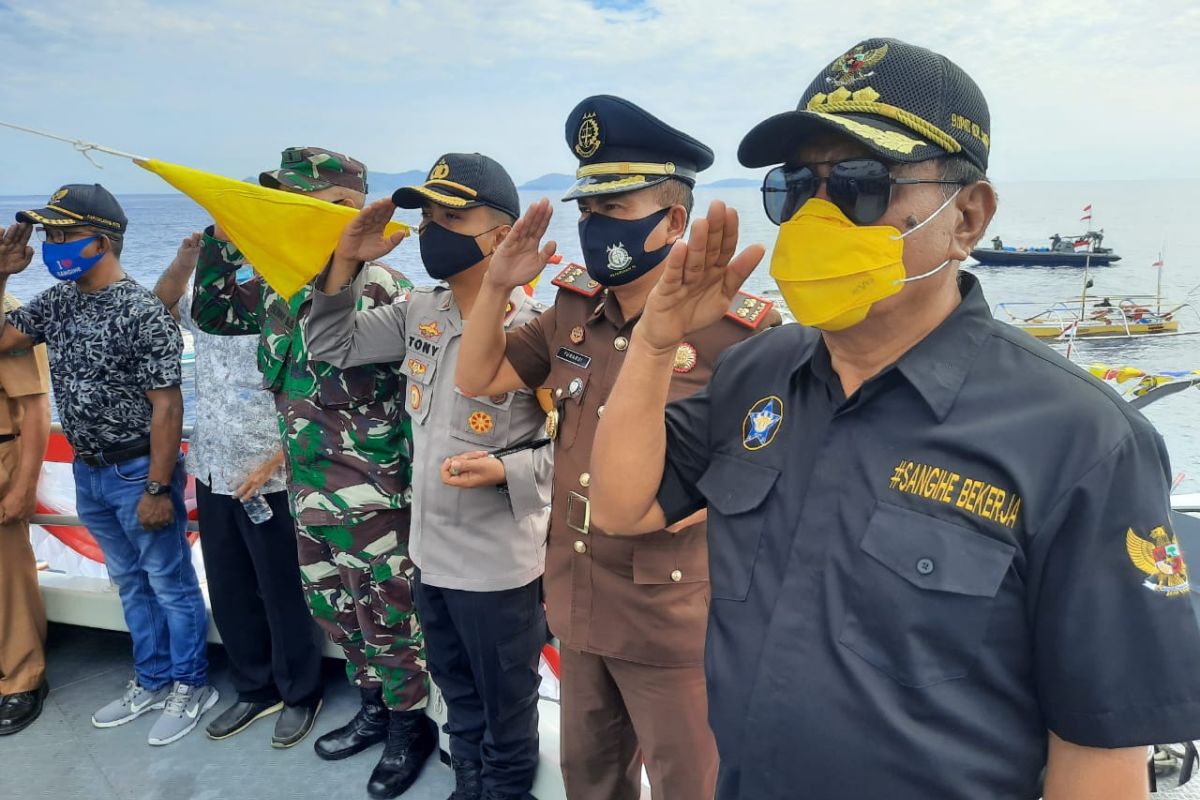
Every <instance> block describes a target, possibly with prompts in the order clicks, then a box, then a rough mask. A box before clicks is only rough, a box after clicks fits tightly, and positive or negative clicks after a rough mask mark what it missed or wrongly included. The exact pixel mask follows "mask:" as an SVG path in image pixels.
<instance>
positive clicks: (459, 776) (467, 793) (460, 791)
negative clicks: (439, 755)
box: [446, 758, 483, 800]
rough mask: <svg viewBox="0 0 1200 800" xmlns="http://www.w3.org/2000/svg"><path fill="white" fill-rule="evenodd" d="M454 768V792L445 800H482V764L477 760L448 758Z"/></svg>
mask: <svg viewBox="0 0 1200 800" xmlns="http://www.w3.org/2000/svg"><path fill="white" fill-rule="evenodd" d="M450 768H451V769H453V770H454V794H452V795H450V796H449V797H447V798H446V800H483V774H482V773H483V765H482V764H480V763H479V762H478V761H459V760H458V759H457V758H452V759H450Z"/></svg>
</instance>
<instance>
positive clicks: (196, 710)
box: [149, 682, 220, 745]
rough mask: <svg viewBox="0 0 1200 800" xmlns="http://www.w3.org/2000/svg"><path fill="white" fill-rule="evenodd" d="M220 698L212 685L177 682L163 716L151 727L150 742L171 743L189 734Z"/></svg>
mask: <svg viewBox="0 0 1200 800" xmlns="http://www.w3.org/2000/svg"><path fill="white" fill-rule="evenodd" d="M219 699H220V695H219V694H217V690H216V689H214V688H213V687H211V686H191V685H189V684H186V683H182V682H177V683H176V684H175V688H174V689H172V690H171V694H170V695H168V697H167V704H166V707H165V708H164V709H163V713H162V716H161V717H159V718H158V722H155V723H154V727H153V728H151V729H150V740H149V741H150V744H153V745H161V744H170V743H171V742H176V741H179V740H180V739H182V738H183V737H184V736H187V735H188V734H189V733H191V732H192V728H195V727H196V724H197V723H198V722H200V717H202V716H204V712H205V711H208V710H209V709H210V708H212V707H213V706H215V705H216V704H217V700H219Z"/></svg>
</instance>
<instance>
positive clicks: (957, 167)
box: [938, 155, 988, 197]
mask: <svg viewBox="0 0 1200 800" xmlns="http://www.w3.org/2000/svg"><path fill="white" fill-rule="evenodd" d="M938 162H939V163H938V166H939V167H940V170H939V171H940V176H939V177H941V179H942V180H944V181H954V183H953V184H949V183H948V184H945V185H944V186H942V191H943V192H944V193H945V195H946V197H949V196H950V195H952V194H954V193H955V192H956V191H957V190H958V189H959V188H961V187H963V186H970V185H971V184H972V183H979V181H986V180H987V179H988V177H987V173H986V172H984V171H983V170H982V169H980V168H979V167H977V166H976V165H975V163H974V162H973V161H971V160H970V159H968V158H967V157H966V156H962V155H952V156H945V157H944V158H940V159H938Z"/></svg>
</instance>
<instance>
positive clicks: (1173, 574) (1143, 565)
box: [1125, 525, 1192, 597]
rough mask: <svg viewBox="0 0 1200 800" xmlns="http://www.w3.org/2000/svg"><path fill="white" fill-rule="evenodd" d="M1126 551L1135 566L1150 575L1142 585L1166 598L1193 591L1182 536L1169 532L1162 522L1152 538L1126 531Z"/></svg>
mask: <svg viewBox="0 0 1200 800" xmlns="http://www.w3.org/2000/svg"><path fill="white" fill-rule="evenodd" d="M1125 550H1126V552H1128V553H1129V560H1130V561H1132V562H1133V565H1134V566H1135V567H1137V568H1138V569H1140V570H1141V571H1142V572H1144V573H1145V574H1146V575H1148V576H1149V577H1148V578H1146V580H1145V581H1144V582H1143V583H1142V586H1145V587H1146V588H1147V589H1149V590H1150V591H1152V592H1157V593H1158V594H1162V595H1166V596H1167V597H1177V596H1179V595H1184V594H1188V593H1189V592H1191V590H1192V587H1191V584H1190V583H1189V582H1188V572H1187V564H1186V563H1184V560H1183V550H1182V549H1181V548H1180V547H1179V539H1177V538H1176V537H1174V536H1172V535H1170V534H1169V533H1167V529H1166V528H1165V527H1163V526H1161V525H1160V526H1159V527H1157V528H1154V529H1153V530H1151V531H1150V538H1149V539H1143V538H1142V537H1140V536H1138V535H1137V534H1136V533H1134V532H1133V528H1129V529H1128V530H1127V531H1126V532H1125Z"/></svg>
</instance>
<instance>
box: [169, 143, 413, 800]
mask: <svg viewBox="0 0 1200 800" xmlns="http://www.w3.org/2000/svg"><path fill="white" fill-rule="evenodd" d="M259 182H260V183H261V184H262V185H264V186H269V187H273V188H276V189H279V190H281V191H287V192H299V193H302V194H306V195H308V196H309V197H312V198H314V199H317V200H322V201H325V202H330V203H337V204H339V205H344V206H349V207H351V208H360V209H361V208H362V207H363V206H364V205H365V203H366V197H367V168H366V167H365V166H363V164H362V163H360V162H358V161H356V160H354V159H352V158H350V157H348V156H345V155H342V154H341V153H336V152H334V151H332V150H326V149H324V148H319V147H291V148H288V149H287V150H284V151H283V159H282V164H281V167H280V169H278V170H273V171H270V172H264V173H262V174H261V175H260V176H259ZM322 257H324V254H323V255H322ZM244 266H245V260H244V259H243V257H242V255H241V253H239V252H238V250H237V248H236V247H235V246H234V244H233V243H232V242H229V241H228V240H227V239H226V238H225V233H224V231H222V230H221V229H220V228H218V227H216V226H213V227H210V228H209V229H208V230H207V231H206V232H205V234H204V237H203V241H202V243H201V248H200V257H199V266H198V267H197V270H196V279H195V287H194V290H193V299H192V318H193V319H194V320H195V321H196V324H197V326H198V327H199V328H200V330H202V331H204V332H206V333H210V334H215V335H218V336H239V335H257V336H258V343H259V344H258V365H259V368H260V370H261V371H262V374H263V386H264V388H266V389H267V390H268V391H270V392H271V393H272V394H273V396H274V398H275V408H276V411H277V412H278V421H279V431H280V434H281V436H282V439H283V448H284V456H285V458H284V464H285V465H286V467H287V476H288V489H289V492H290V494H291V500H292V507H293V508H294V509H295V513H296V523H297V528H298V532H299V538H298V543H299V559H300V575H301V579H302V581H303V587H304V594H305V598H306V599H307V601H308V605H309V609H310V610H311V612H312V615H313V617H314V618H315V619H316V621H317V624H318V625H320V627H321V628H322V629H323V630H324V631H325V633H326V634H327V635H328V636H329V638H330V639H331V640H332V641H333V642H334V643H335V644H337V645H338V646H339V647H341V649H342V652H343V653H345V655H346V675H347V677H348V678H349V680H350V683H351V684H352V685H354V686H356V687H358V689H359V692H360V694H361V700H362V706H361V708H360V709H359V711H358V713H357V714H356V715H355V716H354V718H353V719H351V720H350V722H348V723H347V724H346V725H343V726H342V727H340V728H337V729H335V730H333V731H330V732H329V733H326V734H325V735H324V736H321V737H320V738H318V739H317V740H316V742H315V743H314V749H315V750H316V752H317V755H318V756H320V757H321V758H324V759H327V760H338V759H342V758H348V757H349V756H352V755H354V754H356V753H359V752H361V751H363V750H365V749H367V748H368V747H371V746H372V745H375V744H379V743H380V742H386V747H385V748H384V751H383V756H382V757H381V758H380V761H379V763H378V764H377V765H376V767H375V770H374V771H373V772H372V773H371V778H370V780H369V782H368V785H367V788H368V790H369V792H370V794H371V796H372V797H396V796H398V795H399V794H402V793H403V792H404V791H406V790H407V789H408V788H409V787H410V786H411V785H412V784H413V782H414V781H416V779H417V776H418V775H419V773H420V770H421V767H422V766H424V763H425V761H426V760H427V759H428V757H429V756H430V755H431V754H433V753H434V752H435V751H436V750H437V727H436V725H435V724H434V723H433V721H432V720H430V719H429V718H428V717H427V716H426V714H425V707H426V706H427V704H428V681H429V675H428V673H427V672H426V671H425V649H424V642H423V638H422V633H421V627H420V624H419V622H418V620H417V615H416V612H415V611H414V609H413V598H412V577H413V563H412V561H411V560H410V559H409V555H408V535H409V530H408V529H409V514H410V511H409V503H410V498H411V495H412V490H411V488H410V484H411V480H412V433H411V422H410V420H409V419H408V415H407V414H406V413H405V410H404V376H403V375H402V374H401V372H400V367H399V365H397V364H368V365H364V366H361V367H353V368H351V369H345V370H340V369H337V368H335V367H333V366H332V365H330V364H323V363H319V362H315V361H312V360H310V359H309V356H308V343H309V338H310V337H309V333H308V319H309V314H310V310H311V307H312V287H311V285H310V286H306V287H305V288H303V289H301V290H300V291H299V292H297V293H296V294H295V295H293V296H292V297H290V298H287V297H281V296H280V295H279V294H278V293H276V292H275V291H274V290H273V289H272V288H271V287H270V286H269V285H268V284H267V283H266V281H264V280H263V279H262V278H261V276H258V275H255V276H254V277H253V278H251V279H250V280H248V281H246V282H244V283H239V282H238V278H237V275H238V270H240V269H241V268H242V267H244ZM411 288H412V284H411V283H409V281H408V279H407V278H405V277H404V276H403V275H401V274H400V273H398V272H396V271H394V270H392V269H391V268H389V267H386V266H384V265H382V264H374V263H373V264H368V265H367V266H366V267H365V268H364V269H363V291H362V294H361V296H360V298H359V309H360V310H368V309H371V308H375V307H376V306H387V305H391V304H392V303H395V302H397V301H399V300H401V299H403V298H405V297H407V295H408V292H409V290H410V289H411Z"/></svg>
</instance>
